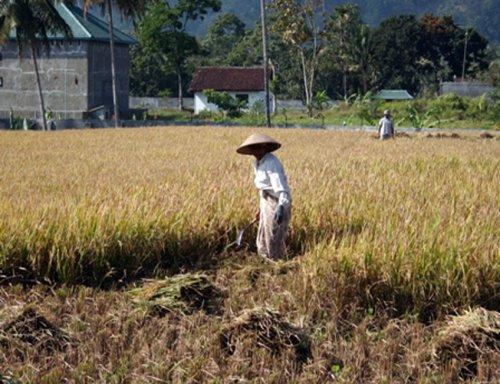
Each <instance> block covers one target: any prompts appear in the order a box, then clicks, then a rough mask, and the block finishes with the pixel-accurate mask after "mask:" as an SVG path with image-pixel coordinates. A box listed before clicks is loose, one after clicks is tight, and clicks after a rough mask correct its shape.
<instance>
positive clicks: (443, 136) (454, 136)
mask: <svg viewBox="0 0 500 384" xmlns="http://www.w3.org/2000/svg"><path fill="white" fill-rule="evenodd" d="M425 137H427V138H428V139H460V138H461V136H460V135H459V134H458V133H452V134H450V135H448V134H446V133H436V134H434V135H433V134H432V133H428V134H427V136H425Z"/></svg>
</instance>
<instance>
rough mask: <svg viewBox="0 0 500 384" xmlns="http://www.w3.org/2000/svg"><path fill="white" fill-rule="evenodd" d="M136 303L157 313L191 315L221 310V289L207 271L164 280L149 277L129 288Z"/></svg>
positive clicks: (215, 312) (213, 312) (214, 312)
mask: <svg viewBox="0 0 500 384" xmlns="http://www.w3.org/2000/svg"><path fill="white" fill-rule="evenodd" d="M130 294H131V295H132V296H133V297H134V302H135V303H136V304H137V305H138V306H141V307H145V308H147V309H148V310H149V311H151V312H152V313H154V314H157V315H164V314H165V313H167V312H181V313H184V314H191V313H193V312H195V311H197V310H204V311H205V312H206V313H209V314H217V313H219V312H220V305H221V302H222V299H223V295H222V291H221V290H220V289H219V288H217V287H216V286H214V285H213V284H212V282H211V281H210V279H209V278H208V277H207V276H206V275H204V274H191V273H187V274H180V275H176V276H174V277H170V278H165V279H161V280H146V283H145V284H144V285H143V286H142V287H139V288H135V289H133V290H131V291H130Z"/></svg>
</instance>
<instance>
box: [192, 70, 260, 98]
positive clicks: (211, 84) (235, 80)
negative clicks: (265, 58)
mask: <svg viewBox="0 0 500 384" xmlns="http://www.w3.org/2000/svg"><path fill="white" fill-rule="evenodd" d="M204 89H213V90H216V91H236V92H242V91H263V90H264V68H263V67H200V68H197V69H196V72H195V73H194V76H193V80H192V81H191V85H190V87H189V91H190V92H200V91H203V90H204Z"/></svg>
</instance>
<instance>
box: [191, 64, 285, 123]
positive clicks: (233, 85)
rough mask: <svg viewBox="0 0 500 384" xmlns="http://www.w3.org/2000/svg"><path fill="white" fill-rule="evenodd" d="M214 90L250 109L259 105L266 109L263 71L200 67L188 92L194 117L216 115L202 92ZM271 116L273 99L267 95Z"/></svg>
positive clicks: (272, 96)
mask: <svg viewBox="0 0 500 384" xmlns="http://www.w3.org/2000/svg"><path fill="white" fill-rule="evenodd" d="M207 89H213V90H215V91H219V92H227V93H229V94H230V95H231V96H232V97H234V98H237V99H240V100H244V101H246V102H247V108H251V107H252V106H253V105H254V104H255V103H256V102H260V103H261V105H262V107H263V108H265V105H266V104H265V100H266V96H265V95H266V94H265V87H264V68H263V67H200V68H197V69H196V71H195V73H194V76H193V80H192V81H191V85H190V87H189V91H190V92H193V93H194V113H195V114H198V113H200V112H201V111H217V110H218V109H217V106H216V105H214V104H212V103H209V102H208V101H207V97H206V96H205V95H204V94H203V91H205V90H207ZM269 98H270V106H271V112H274V108H275V98H274V95H273V94H272V93H270V95H269Z"/></svg>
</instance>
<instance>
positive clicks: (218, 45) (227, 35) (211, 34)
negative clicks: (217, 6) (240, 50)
mask: <svg viewBox="0 0 500 384" xmlns="http://www.w3.org/2000/svg"><path fill="white" fill-rule="evenodd" d="M244 36H245V23H243V21H241V20H240V19H239V18H238V17H237V16H235V15H234V14H232V13H223V14H221V15H219V17H218V18H217V19H215V21H214V22H213V23H212V24H211V25H210V26H209V27H208V30H207V34H206V36H205V38H204V39H203V41H202V44H201V45H202V48H203V50H204V51H206V52H207V53H208V57H207V59H206V60H204V63H206V64H209V65H226V64H227V60H228V55H229V54H230V53H231V51H232V50H233V48H234V47H235V46H236V45H237V44H238V43H239V42H240V41H241V40H242V39H243V37H244Z"/></svg>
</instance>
